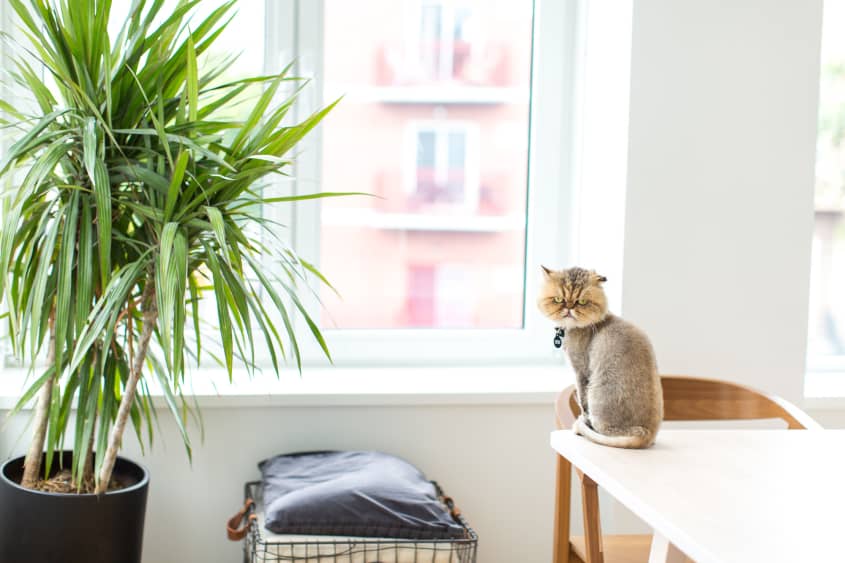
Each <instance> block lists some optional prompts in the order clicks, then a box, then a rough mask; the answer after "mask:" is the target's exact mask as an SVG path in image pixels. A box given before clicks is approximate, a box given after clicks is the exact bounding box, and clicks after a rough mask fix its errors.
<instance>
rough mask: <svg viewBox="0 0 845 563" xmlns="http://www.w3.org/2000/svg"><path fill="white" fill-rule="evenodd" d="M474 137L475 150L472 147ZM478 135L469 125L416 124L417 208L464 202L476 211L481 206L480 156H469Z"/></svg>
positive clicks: (412, 147) (414, 191)
mask: <svg viewBox="0 0 845 563" xmlns="http://www.w3.org/2000/svg"><path fill="white" fill-rule="evenodd" d="M470 137H472V140H473V143H472V145H473V146H472V149H471V148H470V147H469V146H468V145H469V144H470ZM474 141H475V135H471V134H470V131H469V127H467V126H461V125H458V126H455V125H451V126H450V125H442V126H414V127H412V131H411V140H410V143H409V148H410V150H412V151H414V152H415V153H416V159H415V167H414V170H413V171H412V178H411V180H410V182H411V184H412V185H411V202H410V205H409V207H411V208H413V209H420V208H423V209H424V208H425V206H428V205H436V204H445V205H453V206H454V205H461V206H464V207H466V208H467V209H468V210H474V209H475V208H476V207H477V205H478V183H477V178H478V173H477V171H476V170H475V169H474V165H475V162H477V159H474V158H473V159H471V158H469V151H470V150H475V143H474Z"/></svg>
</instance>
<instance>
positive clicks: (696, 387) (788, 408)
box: [553, 375, 821, 563]
mask: <svg viewBox="0 0 845 563" xmlns="http://www.w3.org/2000/svg"><path fill="white" fill-rule="evenodd" d="M661 382H662V384H663V413H664V414H663V420H687V421H693V420H694V421H699V420H759V419H772V418H779V419H781V420H783V421H785V422H786V424H787V427H788V428H790V429H812V430H817V429H821V426H820V425H819V424H818V423H817V422H816V421H814V420H813V419H812V418H810V417H809V416H808V415H807V414H806V413H805V412H803V411H802V410H800V409H799V408H798V407H796V406H794V405H792V404H790V403H788V402H787V401H785V400H783V399H781V398H779V397H774V396H771V395H767V394H765V393H762V392H760V391H756V390H754V389H751V388H748V387H744V386H742V385H737V384H735V383H728V382H726V381H717V380H712V379H699V378H694V377H685V376H674V375H670V376H662V377H661ZM580 412H581V409H580V407H579V406H578V403H577V402H576V400H575V387H574V386H570V387H567V388H566V389H564V390H563V391H561V393H560V395H558V398H557V401H555V415H556V424H557V428H558V429H569V428H571V426H572V423H573V422H574V421H575V418H576V417H577V416H578V414H579V413H580ZM657 439H658V441H659V440H660V436H659V435H658V437H657ZM577 473H578V477H579V480H580V481H581V498H582V512H583V518H584V536H578V537H570V535H569V518H570V501H571V492H572V491H571V485H572V465H571V464H570V462H569V461H568V460H567V459H566V458H564V457H563V456H560V455H558V456H557V485H556V491H555V529H554V530H555V531H554V544H553V550H554V551H553V557H554V559H553V561H554V563H604V561H605V560H607V563H643V562H645V561H648V558H649V550H650V548H651V536H650V535H642V536H604V537H602V536H601V525H600V519H599V499H598V488H597V487H596V483H595V482H594V481H593V480H592V479H590V478H589V477H588V476H586V475H584V474H583V473H581V472H580V471H578V472H577Z"/></svg>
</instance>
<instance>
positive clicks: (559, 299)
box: [555, 297, 563, 303]
mask: <svg viewBox="0 0 845 563" xmlns="http://www.w3.org/2000/svg"><path fill="white" fill-rule="evenodd" d="M555 303H563V297H555Z"/></svg>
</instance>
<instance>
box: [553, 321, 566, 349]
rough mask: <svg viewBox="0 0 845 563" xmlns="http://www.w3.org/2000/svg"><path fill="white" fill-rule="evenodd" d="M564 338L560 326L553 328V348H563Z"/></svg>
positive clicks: (564, 333) (563, 332) (563, 331)
mask: <svg viewBox="0 0 845 563" xmlns="http://www.w3.org/2000/svg"><path fill="white" fill-rule="evenodd" d="M564 336H566V331H565V330H564V328H563V327H562V326H557V327H555V339H554V344H555V348H560V347H561V346H563V337H564Z"/></svg>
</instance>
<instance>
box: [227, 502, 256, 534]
mask: <svg viewBox="0 0 845 563" xmlns="http://www.w3.org/2000/svg"><path fill="white" fill-rule="evenodd" d="M253 504H255V503H254V502H253V501H252V499H251V498H248V499H246V502H245V503H244V506H243V508H241V509H240V510H238V513H237V514H235V515H234V516H232V517H231V518H229V520H227V521H226V536H227V537H228V538H229V539H230V540H231V541H241V540H242V539H244V538H245V537H246V533H247V531H248V530H249V525H250V524H252V522H253V521H254V520H255V519H256V518H258V516H256V515H255V513H254V512H253V513H252V514H250V515H249V516H247V513H248V512H249V508H250V507H251V506H252V505H253Z"/></svg>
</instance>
